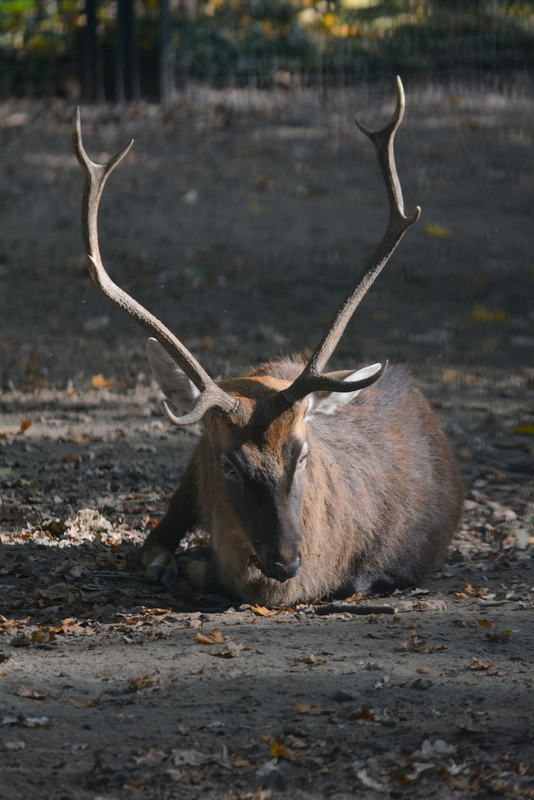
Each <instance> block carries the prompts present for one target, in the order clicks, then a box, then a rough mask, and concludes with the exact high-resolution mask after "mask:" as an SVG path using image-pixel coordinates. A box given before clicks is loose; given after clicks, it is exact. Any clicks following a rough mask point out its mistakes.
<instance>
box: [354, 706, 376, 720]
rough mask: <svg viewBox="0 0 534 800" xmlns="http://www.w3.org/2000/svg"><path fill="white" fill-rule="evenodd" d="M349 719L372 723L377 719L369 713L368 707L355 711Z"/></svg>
mask: <svg viewBox="0 0 534 800" xmlns="http://www.w3.org/2000/svg"><path fill="white" fill-rule="evenodd" d="M349 719H366V720H370V721H371V722H372V721H373V720H375V719H376V717H375V715H374V714H372V713H371V711H369V709H368V708H367V706H362V707H361V709H360V710H359V711H353V712H352V714H349Z"/></svg>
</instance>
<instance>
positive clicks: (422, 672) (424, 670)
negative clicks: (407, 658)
mask: <svg viewBox="0 0 534 800" xmlns="http://www.w3.org/2000/svg"><path fill="white" fill-rule="evenodd" d="M417 672H418V673H419V675H428V670H427V668H426V667H419V669H418V670H417Z"/></svg>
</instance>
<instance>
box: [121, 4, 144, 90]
mask: <svg viewBox="0 0 534 800" xmlns="http://www.w3.org/2000/svg"><path fill="white" fill-rule="evenodd" d="M134 23H135V8H134V3H133V0H118V3H117V57H116V65H115V91H116V96H117V103H124V102H125V101H126V100H132V99H136V100H138V99H139V76H138V69H137V58H136V55H137V53H136V46H135V33H134Z"/></svg>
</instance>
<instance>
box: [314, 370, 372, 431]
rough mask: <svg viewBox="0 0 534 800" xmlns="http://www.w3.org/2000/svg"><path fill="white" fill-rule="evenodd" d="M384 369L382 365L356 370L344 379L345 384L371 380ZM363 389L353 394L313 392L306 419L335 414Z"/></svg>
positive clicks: (356, 390)
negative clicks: (318, 415) (317, 415)
mask: <svg viewBox="0 0 534 800" xmlns="http://www.w3.org/2000/svg"><path fill="white" fill-rule="evenodd" d="M380 369H382V364H371V365H370V366H368V367H362V369H358V370H356V372H353V373H352V374H351V375H347V377H346V378H343V382H344V383H347V382H348V383H350V382H352V381H362V380H365V378H370V377H372V376H373V375H375V374H376V373H377V372H379V370H380ZM362 391H363V389H355V390H354V391H353V392H313V394H310V395H308V398H307V400H308V411H307V413H306V419H308V418H309V417H312V416H314V414H335V413H336V411H339V409H340V408H343V406H345V405H347V403H350V402H351V400H354V398H355V397H357V396H358V395H359V394H360V392H362Z"/></svg>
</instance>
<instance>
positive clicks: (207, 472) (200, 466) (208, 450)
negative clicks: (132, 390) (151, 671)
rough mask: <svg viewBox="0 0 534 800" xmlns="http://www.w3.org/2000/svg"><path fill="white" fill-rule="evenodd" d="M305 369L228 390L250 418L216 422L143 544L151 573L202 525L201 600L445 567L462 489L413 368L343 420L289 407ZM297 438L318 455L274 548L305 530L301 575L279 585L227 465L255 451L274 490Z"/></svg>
mask: <svg viewBox="0 0 534 800" xmlns="http://www.w3.org/2000/svg"><path fill="white" fill-rule="evenodd" d="M301 369H302V365H301V364H300V363H298V362H295V361H293V360H290V359H284V360H281V361H276V362H272V363H270V364H267V365H264V366H262V367H261V368H259V369H258V370H257V371H256V373H253V375H252V376H251V377H249V378H242V379H237V380H229V381H223V382H222V384H221V385H222V387H223V388H224V390H225V391H226V392H228V393H230V394H232V395H235V396H237V397H239V399H240V401H241V403H240V414H239V416H238V417H237V418H235V419H234V418H232V419H231V421H230V418H228V417H218V416H216V414H213V413H210V414H209V415H208V416H207V418H206V432H205V433H204V435H203V436H202V438H201V440H200V442H199V444H198V447H197V449H196V451H195V453H194V455H193V457H192V460H191V462H190V464H189V466H188V468H187V470H186V473H185V475H184V479H183V482H182V485H181V486H180V488H179V489H178V490H177V492H176V493H175V495H174V496H173V499H172V501H171V505H170V508H169V511H168V513H167V515H166V516H165V518H164V519H163V520H162V522H161V523H160V524H159V525H158V526H157V527H156V528H154V530H153V531H152V532H151V534H150V535H149V537H148V539H147V541H146V542H145V545H144V548H143V550H144V556H143V561H144V563H145V565H146V566H149V565H150V564H151V563H153V559H154V558H155V557H156V556H157V554H158V553H160V554H161V553H163V554H164V553H169V555H170V552H172V551H174V550H175V548H176V547H177V546H178V544H179V542H180V540H181V538H182V537H183V535H184V534H185V533H186V532H187V531H188V530H191V529H193V528H195V527H198V528H201V529H203V530H205V531H207V532H208V533H209V534H210V535H211V548H212V558H211V562H210V566H209V568H208V570H207V572H206V577H205V581H204V583H205V585H204V586H203V587H201V588H202V590H203V591H210V590H212V591H213V590H214V589H218V590H219V591H225V592H226V593H227V594H230V595H232V596H234V597H237V598H240V599H242V600H244V601H247V602H251V603H260V604H263V605H277V604H292V603H295V602H297V601H306V600H310V599H313V598H318V597H320V596H322V595H324V594H336V593H338V594H341V595H347V594H351V593H352V592H355V591H361V592H363V593H369V592H373V591H391V590H392V589H394V588H396V587H405V586H409V585H413V584H417V583H419V582H420V581H421V580H422V579H423V578H424V577H425V575H426V574H427V573H428V571H429V569H431V568H432V567H433V566H434V565H435V564H436V563H437V562H438V561H439V559H440V558H442V557H443V555H444V553H445V551H446V548H447V545H448V543H449V541H450V539H451V537H452V535H453V533H454V531H455V530H456V528H457V525H458V522H459V518H460V512H461V507H462V485H461V479H460V477H459V473H458V470H457V467H456V464H455V462H454V459H453V458H452V455H451V452H450V449H449V446H448V443H447V441H446V439H445V436H444V434H443V432H442V430H441V428H440V426H439V423H438V421H437V418H436V416H435V415H434V414H433V412H432V411H431V410H430V407H429V405H428V403H427V401H426V400H425V398H424V397H423V396H422V394H421V393H420V392H419V391H418V390H417V389H416V388H415V387H414V386H413V384H412V382H411V380H410V378H409V376H408V375H407V373H406V372H405V370H404V369H402V368H400V367H391V368H389V369H388V370H387V371H386V373H385V374H384V376H383V377H382V378H381V379H380V380H379V381H378V382H377V383H375V384H374V385H373V386H370V387H368V388H367V389H365V390H363V391H362V392H361V393H360V394H359V395H358V396H357V397H356V398H355V400H353V401H352V402H351V403H350V404H348V405H345V406H343V407H342V408H341V409H340V411H339V412H338V413H336V414H334V415H329V416H327V415H323V414H320V413H317V414H314V415H312V416H310V417H309V418H306V415H307V409H308V401H307V399H305V400H303V401H300V402H299V403H297V404H295V405H294V406H292V407H290V408H288V407H287V406H285V405H284V402H283V400H282V398H281V397H280V395H279V392H280V390H281V389H283V388H285V387H286V386H287V385H289V383H290V382H291V381H292V380H293V379H294V378H295V376H296V375H297V374H298V373H299V371H300V370H301ZM288 437H295V438H296V439H297V440H299V441H300V440H302V441H304V440H307V442H308V447H309V453H308V458H307V464H306V466H305V467H304V469H303V470H301V472H302V475H301V476H300V477H298V476H297V477H296V480H297V481H299V482H300V484H301V485H300V486H299V487H297V489H298V491H295V489H294V488H293V489H291V492H292V493H293V494H295V495H296V496H295V497H292V498H290V499H291V502H292V509H293V511H294V509H295V505H296V507H297V509H296V514H297V517H298V519H297V523H296V525H293V524H292V523H291V524H289V526H288V530H286V531H282V534H281V539H280V536H279V539H280V541H278V542H277V544H276V547H277V548H278V550H279V551H280V552H283V551H284V548H285V550H287V552H288V553H291V552H294V550H295V546H296V545H295V542H294V541H293V539H295V537H298V535H299V528H300V533H301V536H302V542H301V545H300V550H301V552H302V568H301V569H300V571H299V572H298V573H297V574H296V575H295V576H294V577H291V578H290V579H289V580H285V581H284V582H280V581H278V580H274V579H273V578H269V577H267V576H266V575H265V574H263V573H262V571H260V569H259V568H258V567H257V566H255V565H254V564H251V560H253V558H254V554H256V556H261V552H258V549H259V550H261V547H260V548H258V547H256V548H255V547H254V546H253V545H252V539H253V538H254V536H255V531H254V530H253V529H250V528H249V529H247V527H246V526H245V525H244V524H243V521H242V519H243V513H242V510H241V509H240V508H239V506H237V507H236V502H235V500H234V501H231V500H230V499H229V493H228V485H225V480H226V479H225V477H224V475H223V473H222V470H221V465H220V455H221V453H226V452H234V451H236V450H237V451H242V452H246V458H247V464H248V465H252V468H253V469H254V470H257V473H256V477H257V478H258V479H259V480H260V481H263V482H267V483H270V484H272V485H273V486H276V485H277V481H278V483H280V481H281V480H282V479H283V474H284V469H285V468H286V465H285V463H284V452H285V450H284V447H285V445H284V443H285V442H287V440H288ZM286 449H287V447H286ZM247 468H248V467H247ZM276 491H278V490H276ZM282 494H283V493H282ZM286 495H287V491H286ZM251 513H252V512H251ZM257 524H258V527H261V519H258V520H257ZM264 535H266V536H268V535H269V532H268V531H267V532H266V533H264ZM284 536H285V537H286V539H287V541H284ZM169 551H170V552H169ZM288 558H289V556H288ZM168 563H169V564H171V565H172V563H173V562H172V559H171V560H169V562H168Z"/></svg>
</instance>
